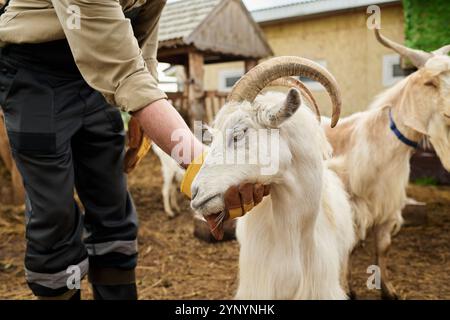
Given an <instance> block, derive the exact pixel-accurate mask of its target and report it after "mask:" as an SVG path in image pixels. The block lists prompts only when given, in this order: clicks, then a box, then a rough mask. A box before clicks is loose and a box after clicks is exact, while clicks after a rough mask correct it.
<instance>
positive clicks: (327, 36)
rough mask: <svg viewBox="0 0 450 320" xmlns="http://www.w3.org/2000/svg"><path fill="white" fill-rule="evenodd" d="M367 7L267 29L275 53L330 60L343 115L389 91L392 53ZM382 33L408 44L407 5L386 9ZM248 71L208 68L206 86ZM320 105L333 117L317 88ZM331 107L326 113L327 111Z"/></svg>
mask: <svg viewBox="0 0 450 320" xmlns="http://www.w3.org/2000/svg"><path fill="white" fill-rule="evenodd" d="M366 18H367V15H366V12H365V10H364V9H361V10H358V11H355V12H347V13H339V14H334V15H331V16H323V17H317V18H311V19H308V20H303V21H288V22H282V23H277V24H270V25H266V26H262V29H263V31H264V33H265V36H266V38H267V40H268V42H269V44H270V45H271V47H272V49H273V51H274V53H275V55H277V56H278V55H300V56H304V57H306V58H310V59H313V60H325V61H326V65H327V68H328V69H329V70H330V71H331V72H332V73H333V74H334V75H335V77H336V79H337V80H338V83H339V84H340V87H341V90H342V94H343V102H344V105H343V114H350V113H353V112H355V111H359V110H362V109H365V108H366V106H367V105H368V103H369V102H370V101H371V100H372V99H373V97H374V96H375V95H376V94H377V93H379V92H381V91H382V90H383V89H384V88H386V87H385V86H384V85H383V74H382V69H383V68H382V64H383V63H382V61H383V56H384V55H389V54H392V53H393V52H392V51H391V50H389V49H386V48H384V47H382V46H381V45H380V44H379V43H378V42H376V40H375V37H374V35H373V31H372V30H368V29H367V27H366ZM381 20H382V32H383V34H385V35H386V36H388V37H390V38H391V39H393V40H395V41H398V42H400V43H403V38H404V37H403V12H402V7H401V5H395V6H388V7H382V10H381ZM233 68H243V64H242V63H227V64H217V65H209V66H206V72H205V88H206V89H207V90H215V89H217V88H218V79H219V72H220V71H222V70H227V69H233ZM314 91H315V92H314V95H315V96H316V97H317V100H318V102H319V105H321V106H324V108H323V109H324V113H325V114H327V113H328V111H329V110H328V108H326V106H328V105H329V104H328V103H329V102H328V101H329V100H328V98H327V95H326V93H325V92H324V91H320V90H319V91H317V90H314ZM325 109H326V110H325Z"/></svg>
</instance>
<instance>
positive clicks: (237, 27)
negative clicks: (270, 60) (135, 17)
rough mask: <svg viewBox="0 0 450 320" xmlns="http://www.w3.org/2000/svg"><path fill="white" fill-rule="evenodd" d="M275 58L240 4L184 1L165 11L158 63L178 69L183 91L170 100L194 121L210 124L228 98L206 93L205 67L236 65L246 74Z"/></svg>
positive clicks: (225, 0)
mask: <svg viewBox="0 0 450 320" xmlns="http://www.w3.org/2000/svg"><path fill="white" fill-rule="evenodd" d="M270 55H273V52H272V49H271V48H270V46H269V45H268V43H267V41H266V39H265V37H264V34H263V32H262V30H261V29H260V27H259V26H258V24H257V23H255V21H254V20H253V18H252V17H251V15H250V13H249V12H248V11H247V9H246V7H245V6H244V4H243V3H242V1H241V0H184V1H178V2H171V3H168V4H167V5H166V7H165V8H164V10H163V12H162V15H161V20H160V27H159V50H158V61H159V62H166V63H169V64H171V65H181V66H183V67H184V70H185V74H186V77H185V79H186V81H185V85H184V86H183V87H184V89H183V92H180V93H169V94H168V95H169V99H170V100H171V101H172V103H173V104H174V105H175V107H177V108H178V109H179V110H181V111H186V112H187V113H188V114H189V117H190V118H191V119H192V120H205V121H208V122H209V121H211V120H212V117H213V115H214V114H215V112H216V111H217V110H218V108H219V107H220V105H222V104H223V102H224V99H225V97H226V93H220V92H217V91H216V90H213V91H209V92H206V91H205V83H204V78H205V67H204V66H205V65H209V64H214V63H223V62H230V61H240V62H241V63H242V64H243V65H244V69H245V70H249V69H250V68H252V67H253V66H255V65H256V64H257V63H258V61H259V60H260V59H262V58H265V57H268V56H270Z"/></svg>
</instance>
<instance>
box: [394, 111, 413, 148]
mask: <svg viewBox="0 0 450 320" xmlns="http://www.w3.org/2000/svg"><path fill="white" fill-rule="evenodd" d="M389 123H390V125H389V126H390V128H391V131H392V132H393V133H394V134H395V135H396V136H397V138H398V140H400V141H401V142H403V143H404V144H406V145H407V146H409V147H413V148H415V149H417V148H418V147H419V143H417V142H416V141H412V140H409V139H408V138H407V137H405V136H404V135H403V133H401V132H400V130H398V128H397V126H396V125H395V122H394V119H393V118H392V112H391V109H389Z"/></svg>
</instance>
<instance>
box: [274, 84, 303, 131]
mask: <svg viewBox="0 0 450 320" xmlns="http://www.w3.org/2000/svg"><path fill="white" fill-rule="evenodd" d="M301 105H302V96H301V94H300V92H299V91H298V90H297V89H294V88H292V89H290V90H289V92H288V94H287V96H286V99H285V100H284V101H283V103H281V104H279V105H277V106H275V107H273V108H271V109H270V110H269V112H268V113H267V120H268V121H267V122H268V124H269V126H271V127H275V128H276V127H278V126H280V125H281V124H282V123H283V122H284V121H286V120H287V119H289V118H290V117H291V116H292V115H293V114H294V113H295V112H296V111H297V110H298V108H299V107H300V106H301Z"/></svg>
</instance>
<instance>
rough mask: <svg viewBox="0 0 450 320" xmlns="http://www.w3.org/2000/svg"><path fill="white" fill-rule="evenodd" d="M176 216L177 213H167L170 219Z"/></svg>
mask: <svg viewBox="0 0 450 320" xmlns="http://www.w3.org/2000/svg"><path fill="white" fill-rule="evenodd" d="M175 217H176V215H175V213H173V212H172V213H167V218H169V220H172V219H173V218H175Z"/></svg>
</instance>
